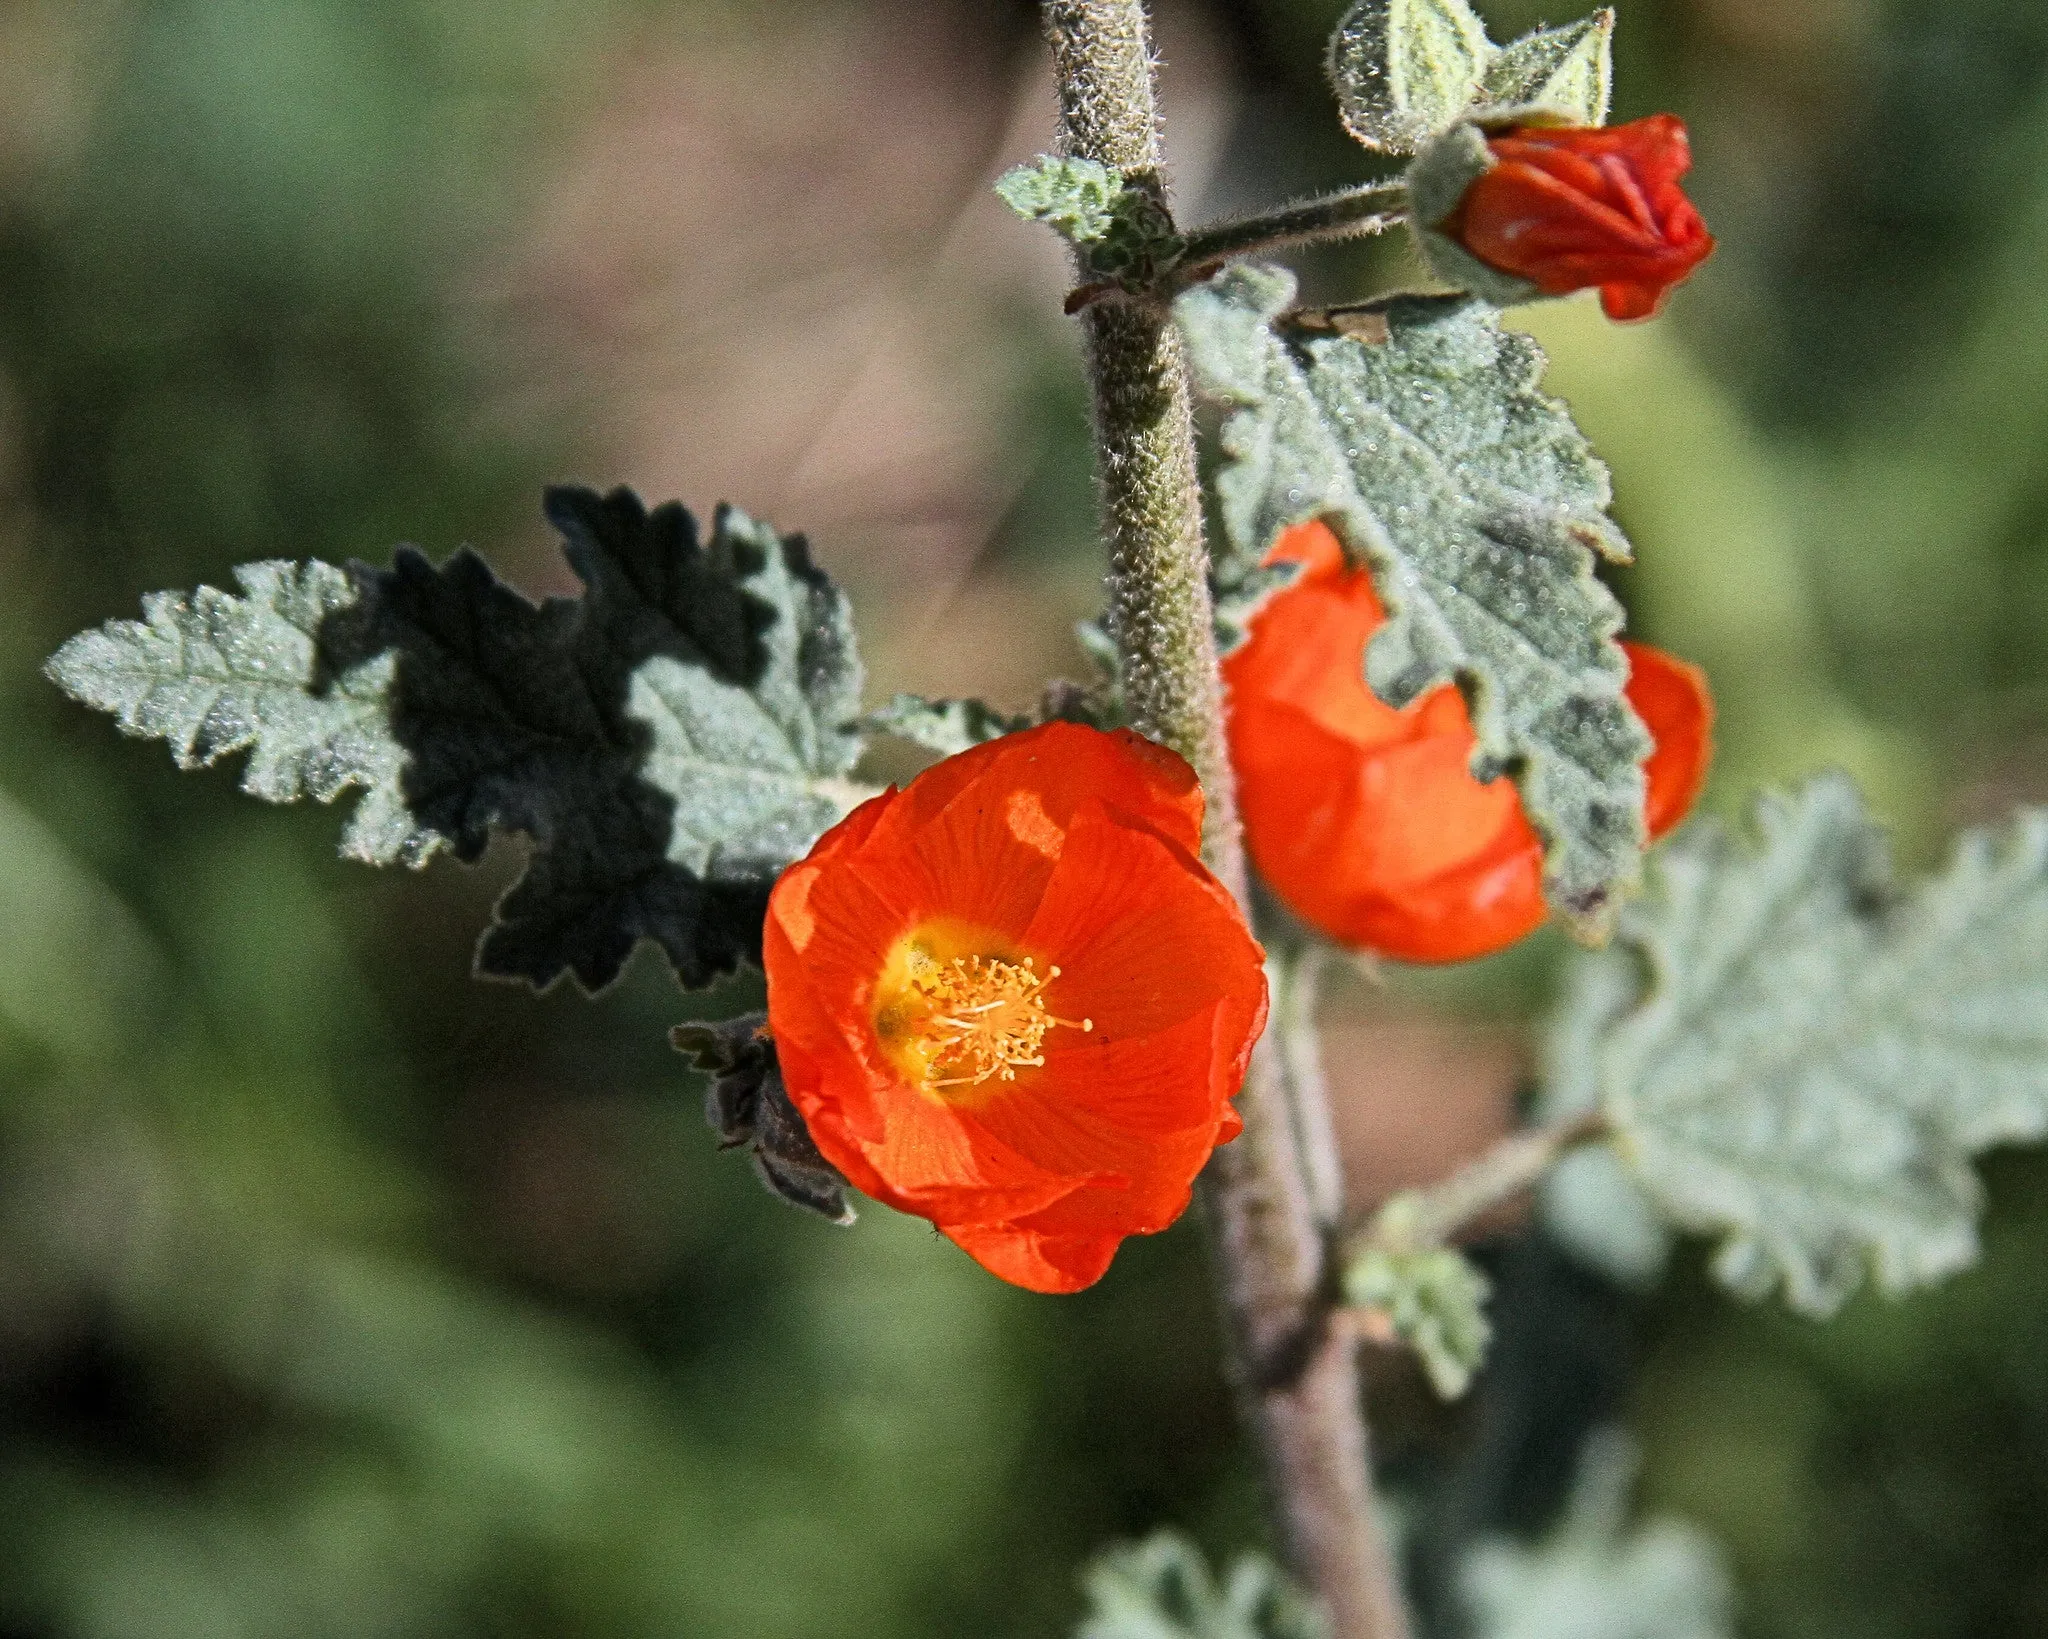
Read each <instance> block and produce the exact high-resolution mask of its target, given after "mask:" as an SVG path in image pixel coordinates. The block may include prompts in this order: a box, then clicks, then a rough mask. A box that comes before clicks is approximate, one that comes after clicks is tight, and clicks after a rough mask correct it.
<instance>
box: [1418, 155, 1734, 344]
mask: <svg viewBox="0 0 2048 1639" xmlns="http://www.w3.org/2000/svg"><path fill="white" fill-rule="evenodd" d="M1486 148H1487V152H1488V155H1489V156H1490V158H1491V160H1492V163H1491V165H1489V166H1488V168H1487V169H1486V170H1484V171H1482V172H1481V173H1480V174H1479V175H1478V176H1477V177H1475V178H1474V179H1473V181H1472V183H1471V185H1470V186H1469V187H1467V188H1466V190H1465V193H1464V196H1463V198H1462V199H1460V200H1459V202H1458V205H1457V208H1456V209H1455V210H1453V211H1452V212H1451V213H1450V215H1449V216H1448V217H1446V218H1445V219H1444V220H1443V221H1441V222H1439V223H1436V224H1434V225H1435V227H1436V229H1437V231H1438V232H1439V233H1442V234H1444V235H1446V236H1447V237H1449V238H1450V239H1453V240H1455V241H1456V242H1457V243H1458V244H1460V245H1462V246H1463V247H1464V248H1465V249H1466V250H1467V251H1469V252H1470V253H1471V254H1472V255H1474V256H1476V257H1478V258H1479V260H1480V261H1482V262H1484V263H1486V264H1487V265H1488V266H1489V267H1493V268H1497V269H1499V270H1500V271H1501V272H1503V273H1511V274H1514V275H1515V276H1517V277H1518V278H1523V279H1527V280H1528V281H1529V282H1530V283H1532V284H1533V285H1535V286H1536V288H1537V289H1538V290H1540V291H1542V292H1543V293H1544V294H1545V295H1547V296H1562V295H1564V294H1565V293H1566V292H1567V291H1572V290H1585V289H1588V288H1589V287H1591V286H1594V285H1597V286H1599V288H1600V305H1601V307H1602V308H1604V309H1605V310H1606V313H1607V316H1608V317H1609V318H1610V319H1646V318H1648V317H1649V316H1650V315H1651V314H1652V313H1654V312H1656V311H1657V309H1658V307H1659V306H1661V305H1662V303H1663V301H1664V297H1665V295H1666V293H1667V292H1669V290H1670V289H1671V287H1672V286H1673V285H1675V284H1677V283H1678V282H1679V281H1680V280H1682V279H1684V278H1685V277H1686V276H1687V275H1688V274H1690V273H1691V272H1692V270H1693V269H1694V268H1696V267H1698V266H1699V265H1700V263H1701V262H1703V261H1705V260H1706V259H1707V254H1708V253H1709V252H1710V251H1712V250H1713V248H1714V236H1713V235H1712V234H1710V233H1708V232H1707V225H1706V223H1705V222H1703V221H1702V220H1701V219H1700V213H1699V211H1698V210H1697V209H1696V208H1695V207H1694V205H1693V203H1692V201H1691V200H1689V199H1687V198H1686V197H1685V195H1684V193H1683V192H1681V191H1680V189H1679V186H1678V179H1679V178H1680V177H1682V176H1683V175H1685V173H1686V172H1687V171H1688V170H1690V169H1691V168H1692V146H1691V144H1690V143H1689V142H1688V140H1687V138H1686V134H1685V122H1684V121H1683V120H1681V119H1679V118H1678V116H1677V115H1675V114H1652V115H1651V116H1650V117H1649V118H1648V119H1640V120H1632V121H1631V122H1630V123H1628V124H1627V125H1614V126H1605V127H1595V126H1557V127H1551V126H1541V125H1525V126H1518V127H1516V128H1515V129H1513V130H1510V131H1505V132H1500V133H1496V134H1493V135H1489V136H1488V137H1487V138H1486Z"/></svg>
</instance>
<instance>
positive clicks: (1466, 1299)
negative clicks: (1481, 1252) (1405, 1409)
mask: <svg viewBox="0 0 2048 1639" xmlns="http://www.w3.org/2000/svg"><path fill="white" fill-rule="evenodd" d="M1490 1291H1491V1287H1490V1286H1489V1285H1488V1282H1487V1279H1486V1277H1485V1276H1484V1275H1482V1274H1481V1273H1480V1272H1479V1271H1478V1269H1476V1268H1475V1267H1473V1265H1472V1263H1471V1261H1470V1260H1469V1259H1467V1258H1466V1256H1465V1255H1464V1254H1463V1253H1462V1252H1459V1251H1458V1250H1457V1249H1456V1248H1454V1247H1448V1246H1434V1247H1403V1246H1399V1245H1395V1246H1368V1247H1367V1248H1366V1249H1365V1250H1364V1251H1363V1252H1362V1253H1360V1254H1359V1256H1358V1257H1357V1258H1356V1259H1354V1260H1353V1261H1352V1264H1351V1266H1350V1267H1349V1268H1348V1269H1346V1270H1345V1271H1344V1297H1345V1301H1346V1302H1348V1303H1351V1304H1353V1305H1355V1306H1356V1307H1358V1308H1360V1309H1363V1310H1366V1311H1367V1312H1368V1313H1369V1314H1372V1315H1374V1316H1377V1317H1379V1319H1380V1320H1381V1321H1383V1322H1384V1323H1385V1325H1386V1326H1387V1328H1388V1329H1389V1330H1390V1331H1392V1333H1393V1334H1394V1336H1395V1337H1398V1338H1399V1339H1400V1340H1401V1341H1402V1342H1403V1343H1405V1344H1407V1345H1408V1347H1409V1348H1411V1349H1413V1350H1414V1351H1415V1353H1416V1355H1417V1356H1418V1357H1419V1358H1420V1359H1421V1361H1422V1365H1423V1369H1424V1370H1425V1371H1427V1372H1428V1373H1429V1381H1430V1386H1431V1387H1432V1388H1434V1389H1435V1390H1436V1392H1437V1393H1438V1394H1440V1395H1441V1396H1443V1398H1444V1399H1446V1400H1456V1399H1458V1398H1459V1397H1460V1396H1461V1395H1463V1394H1464V1392H1465V1391H1466V1390H1467V1389H1469V1388H1470V1387H1471V1386H1472V1377H1473V1374H1474V1373H1475V1372H1477V1371H1478V1370H1479V1367H1480V1365H1481V1363H1482V1362H1483V1361H1484V1360H1485V1359H1486V1347H1487V1344H1488V1343H1490V1342H1491V1341H1492V1339H1493V1328H1492V1326H1491V1325H1490V1324H1488V1322H1487V1319H1486V1299H1487V1295H1488V1293H1489V1292H1490Z"/></svg>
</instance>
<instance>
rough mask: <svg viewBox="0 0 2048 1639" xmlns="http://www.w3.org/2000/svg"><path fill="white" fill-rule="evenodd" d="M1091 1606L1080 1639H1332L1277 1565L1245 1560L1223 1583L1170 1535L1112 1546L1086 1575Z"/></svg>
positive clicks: (1183, 1540)
mask: <svg viewBox="0 0 2048 1639" xmlns="http://www.w3.org/2000/svg"><path fill="white" fill-rule="evenodd" d="M1081 1580H1082V1586H1083V1587H1084V1588H1085V1589H1086V1590H1087V1594H1088V1601H1089V1605H1090V1607H1091V1610H1090V1614H1089V1616H1088V1617H1087V1619H1086V1620H1085V1621H1083V1622H1082V1624H1081V1626H1080V1627H1079V1628H1078V1629H1076V1630H1075V1636H1074V1639H1327V1636H1328V1626H1327V1624H1326V1623H1325V1622H1324V1621H1323V1619H1322V1616H1321V1613H1320V1612H1319V1611H1318V1610H1317V1609H1316V1607H1315V1606H1314V1605H1313V1604H1311V1603H1310V1602H1309V1601H1308V1600H1306V1599H1304V1598H1303V1597H1302V1596H1301V1595H1300V1594H1299V1593H1297V1592H1296V1591H1295V1590H1294V1588H1293V1587H1292V1586H1291V1585H1290V1584H1289V1583H1288V1582H1287V1580H1286V1579H1285V1578H1284V1577H1283V1576H1282V1575H1281V1574H1280V1572H1279V1571H1277V1570H1276V1569H1274V1567H1273V1565H1272V1563H1271V1562H1270V1561H1268V1560H1266V1559H1265V1558H1263V1557H1261V1556H1260V1555H1257V1554H1244V1555H1241V1556H1239V1558H1238V1561H1237V1563H1236V1565H1234V1566H1233V1567H1232V1568H1231V1572H1230V1577H1229V1580H1228V1581H1227V1582H1225V1583H1223V1584H1222V1585H1220V1586H1219V1585H1218V1583H1217V1581H1216V1579H1215V1577H1214V1576H1212V1575H1211V1574H1210V1571H1209V1567H1208V1565H1207V1563H1206V1562H1205V1561H1204V1560H1203V1558H1202V1552H1201V1550H1200V1549H1199V1548H1197V1547H1195V1545H1194V1544H1193V1543H1191V1542H1189V1541H1188V1540H1187V1539H1186V1538H1185V1537H1182V1536H1179V1535H1177V1534H1176V1533H1174V1532H1172V1531H1159V1532H1155V1533H1154V1534H1153V1535H1152V1536H1150V1537H1148V1538H1146V1539H1145V1540H1144V1541H1143V1542H1139V1543H1132V1544H1130V1545H1128V1546H1125V1547H1121V1548H1112V1549H1110V1550H1109V1551H1108V1552H1107V1553H1104V1554H1103V1555H1102V1556H1101V1557H1100V1558H1098V1559H1097V1560H1096V1561H1095V1562H1094V1563H1093V1564H1092V1565H1090V1566H1089V1567H1088V1570H1087V1572H1086V1574H1085V1575H1084V1576H1083V1577H1082V1579H1081Z"/></svg>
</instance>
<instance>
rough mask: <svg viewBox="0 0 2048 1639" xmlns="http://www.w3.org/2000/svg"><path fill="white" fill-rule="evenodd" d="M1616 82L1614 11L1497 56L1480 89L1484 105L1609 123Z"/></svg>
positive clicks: (1528, 38) (1526, 39)
mask: <svg viewBox="0 0 2048 1639" xmlns="http://www.w3.org/2000/svg"><path fill="white" fill-rule="evenodd" d="M1613 84H1614V13H1613V12H1612V11H1611V10H1606V9H1603V10H1600V11H1596V12H1594V13H1593V15H1592V16H1590V17H1583V18H1581V19H1580V20H1579V21H1578V22H1576V23H1566V24H1564V25H1563V26H1561V27H1559V28H1539V29H1537V30H1536V31H1535V32H1533V33H1531V34H1525V35H1523V36H1522V38H1521V39H1519V40H1516V41H1514V42H1513V43H1512V44H1510V45H1505V46H1502V47H1501V48H1500V50H1499V51H1497V52H1496V53H1495V54H1494V57H1493V60H1492V61H1491V62H1490V63H1488V64H1487V66H1486V75H1485V79H1484V80H1483V82H1482V83H1481V86H1480V101H1481V103H1482V104H1493V105H1496V106H1499V107H1503V108H1552V109H1556V110H1557V111H1558V112H1560V113H1564V114H1569V115H1570V116H1571V117H1572V121H1573V123H1574V124H1577V125H1604V124H1605V123H1606V121H1607V104H1608V100H1609V97H1610V94H1611V92H1612V89H1613Z"/></svg>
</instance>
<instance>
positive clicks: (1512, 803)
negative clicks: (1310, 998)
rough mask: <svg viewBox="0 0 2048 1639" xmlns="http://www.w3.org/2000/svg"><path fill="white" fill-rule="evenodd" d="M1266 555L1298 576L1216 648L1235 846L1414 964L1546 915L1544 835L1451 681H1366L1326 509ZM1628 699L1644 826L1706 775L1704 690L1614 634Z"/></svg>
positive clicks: (1347, 939) (1325, 927) (1340, 930)
mask: <svg viewBox="0 0 2048 1639" xmlns="http://www.w3.org/2000/svg"><path fill="white" fill-rule="evenodd" d="M1267 561H1268V562H1282V563H1287V562H1298V563H1300V564H1302V565H1303V571H1302V575H1301V578H1300V579H1299V580H1297V581H1296V582H1295V583H1294V584H1293V585H1292V586H1290V587H1288V588H1287V589H1286V590H1285V591H1283V592H1280V593H1277V594H1276V595H1275V596H1274V597H1273V599H1272V601H1271V602H1269V603H1268V604H1267V605H1266V606H1265V607H1264V608H1263V609H1262V610H1260V611H1259V613H1258V614H1257V615H1256V616H1255V617H1254V618H1253V620H1252V628H1251V636H1250V638H1249V639H1248V640H1247V641H1246V642H1245V644H1244V645H1243V646H1242V647H1240V648H1239V649H1238V650H1237V651H1236V652H1235V653H1233V654H1232V655H1231V656H1230V657H1229V658H1228V659H1226V660H1225V661H1224V663H1223V670H1224V678H1225V681H1226V682H1227V683H1228V685H1229V688H1230V753H1231V758H1232V760H1233V762H1235V764H1236V766H1237V776H1238V803H1239V806H1240V808H1241V809H1242V811H1243V815H1244V829H1245V844H1246V847H1247V848H1248V849H1249V851H1250V853H1251V857H1252V861H1253V863H1254V864H1255V865H1257V866H1258V869H1259V874H1260V875H1261V876H1263V877H1264V878H1265V880H1266V882H1267V884H1268V885H1269V886H1270V887H1271V888H1272V889H1273V891H1274V893H1276V894H1277V895H1278V896H1279V897H1280V899H1281V901H1282V902H1283V903H1285V904H1286V905H1287V907H1288V908H1289V909H1290V910H1292V911H1293V912H1294V913H1295V914H1296V915H1297V916H1299V917H1300V918H1301V919H1302V920H1303V921H1305V922H1307V923H1309V924H1310V925H1311V926H1313V927H1315V928H1317V929H1319V930H1320V931H1321V932H1323V933H1324V934H1326V935H1328V936H1329V937H1330V938H1332V939H1334V940H1336V941H1337V942H1338V943H1339V944H1343V945H1349V946H1354V947H1358V948H1362V949H1367V950H1374V951H1378V952H1380V953H1381V954H1382V955H1386V956H1392V957H1397V958H1399V959H1400V960H1402V961H1409V962H1456V961H1463V960H1465V959H1466V958H1468V957H1473V956H1483V955H1486V954H1487V953H1488V952H1490V951H1496V950H1500V949H1502V948H1503V947H1504V946H1507V945H1511V944H1513V943H1514V942H1515V941H1516V940H1517V939H1520V938H1521V937H1522V936H1523V935H1525V934H1527V933H1530V932H1532V931H1533V930H1534V929H1535V928H1537V927H1538V926H1540V925H1541V923H1542V921H1543V918H1544V915H1545V907H1544V901H1543V844H1542V842H1541V840H1540V839H1539V838H1538V837H1537V835H1536V832H1535V830H1534V829H1533V828H1532V827H1531V826H1530V824H1529V822H1528V820H1527V819H1526V818H1525V817H1524V816H1523V814H1522V806H1521V801H1520V799H1519V797H1518V796H1517V794H1516V791H1515V788H1514V785H1513V784H1512V783H1511V782H1510V781H1508V780H1505V779H1502V780H1495V781H1492V782H1490V783H1488V784H1485V785H1482V784H1480V782H1479V781H1478V780H1476V779H1474V778H1473V777H1472V772H1471V761H1472V753H1473V751H1474V749H1475V748H1476V746H1477V744H1478V740H1477V737H1476V736H1475V735H1474V733H1473V730H1472V722H1471V718H1470V717H1469V716H1468V715H1467V714H1466V710H1465V701H1464V698H1463V696H1461V695H1460V694H1459V693H1458V691H1457V689H1456V688H1455V687H1452V686H1450V685H1448V684H1447V685H1445V686H1444V687H1443V688H1440V689H1437V690H1434V691H1432V692H1431V693H1430V694H1428V695H1425V696H1424V697H1423V698H1422V699H1420V700H1418V701H1416V702H1414V703H1413V704H1412V705H1410V706H1408V707H1407V708H1406V709H1405V710H1402V711H1396V710H1395V709H1394V708H1393V707H1392V706H1389V705H1387V704H1386V703H1385V702H1384V701H1382V700H1381V699H1380V698H1379V697H1378V696H1377V695H1375V694H1374V693H1373V692H1372V690H1371V689H1370V688H1368V687H1367V686H1366V682H1365V678H1364V654H1365V645H1366V642H1367V640H1368V639H1369V638H1370V637H1371V636H1372V634H1373V633H1374V632H1375V631H1376V630H1377V629H1378V628H1379V625H1380V623H1381V621H1382V620H1383V619H1385V615H1384V613H1383V611H1382V610H1381V608H1380V601H1379V598H1378V596H1377V595H1376V594H1375V593H1374V591H1373V586H1372V577H1371V575H1370V574H1369V573H1368V572H1367V571H1365V570H1363V569H1353V568H1351V567H1350V566H1349V565H1348V564H1347V563H1346V562H1345V558H1344V552H1343V548H1342V547H1341V546H1340V545H1339V544H1338V541H1337V537H1336V536H1335V535H1333V534H1332V533H1331V532H1330V530H1329V528H1328V527H1327V526H1326V525H1324V524H1321V523H1311V524H1303V525H1300V526H1298V527H1296V528H1294V529H1290V530H1288V531H1287V532H1286V533H1285V534H1283V535H1282V536H1281V537H1280V540H1279V543H1278V544H1277V545H1276V546H1275V547H1274V549H1273V551H1272V553H1271V554H1270V555H1269V557H1268V560H1267ZM1622 648H1623V649H1624V650H1625V651H1626V652H1627V654H1628V658H1629V668H1630V670H1629V680H1628V688H1627V692H1628V699H1629V704H1630V705H1632V706H1633V707H1634V708H1635V710H1636V712H1637V714H1638V715H1639V716H1640V717H1641V718H1642V719H1643V721H1644V723H1645V724H1646V725H1647V726H1648V727H1649V730H1650V735H1651V738H1652V739H1653V740H1654V741H1655V742H1656V748H1655V750H1654V751H1652V753H1651V754H1650V756H1649V758H1648V759H1647V760H1646V762H1645V763H1644V765H1643V767H1644V772H1645V774H1646V776H1647V778H1648V782H1649V795H1648V799H1647V801H1646V803H1645V808H1644V818H1645V820H1646V822H1647V824H1648V827H1649V831H1650V834H1651V835H1652V836H1653V837H1656V836H1662V835H1663V834H1664V833H1665V832H1666V831H1668V830H1670V829H1671V828H1672V827H1673V826H1674V825H1676V824H1677V823H1678V822H1679V820H1681V819H1682V818H1684V816H1685V813H1686V810H1687V809H1688V808H1690V807H1691V806H1692V802H1693V799H1694V798H1695V797H1696V796H1697V795H1698V794H1699V789H1700V786H1701V784H1702V783H1703V782H1704V781H1705V778H1706V771H1707V762H1708V759H1709V757H1710V755H1711V741H1710V731H1711V728H1712V724H1713V703H1712V701H1711V699H1710V698H1709V696H1708V693H1707V681H1706V676H1705V674H1704V673H1702V672H1701V671H1700V670H1699V668H1698V667H1696V666H1691V665H1688V664H1687V663H1686V662H1684V661H1683V660H1679V659H1676V658H1675V657H1673V656H1671V655H1668V654H1666V653H1664V652H1663V651H1662V650H1661V649H1653V648H1650V647H1649V646H1648V645H1646V644H1641V643H1624V644H1623V645H1622Z"/></svg>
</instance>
